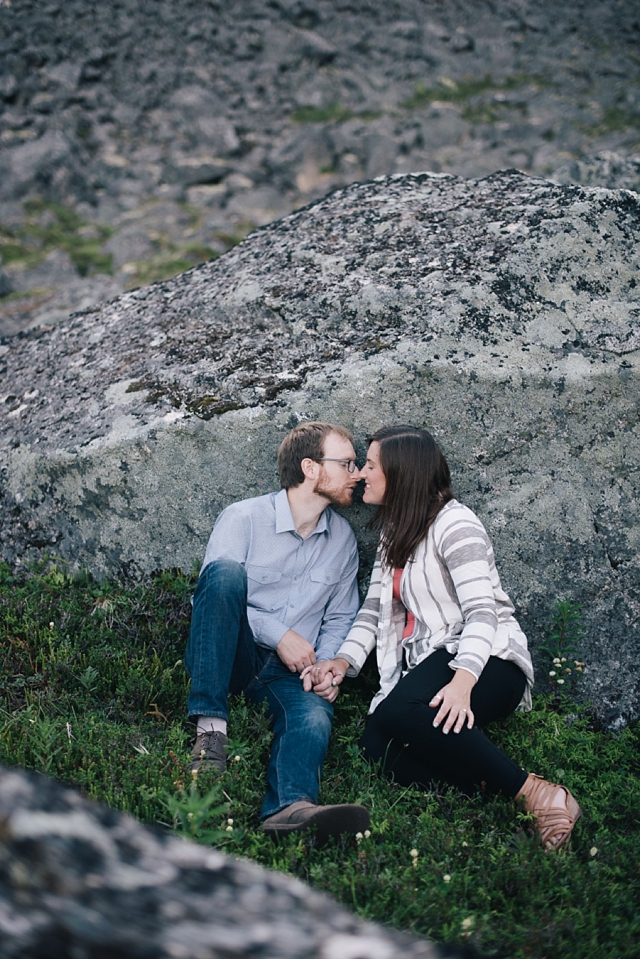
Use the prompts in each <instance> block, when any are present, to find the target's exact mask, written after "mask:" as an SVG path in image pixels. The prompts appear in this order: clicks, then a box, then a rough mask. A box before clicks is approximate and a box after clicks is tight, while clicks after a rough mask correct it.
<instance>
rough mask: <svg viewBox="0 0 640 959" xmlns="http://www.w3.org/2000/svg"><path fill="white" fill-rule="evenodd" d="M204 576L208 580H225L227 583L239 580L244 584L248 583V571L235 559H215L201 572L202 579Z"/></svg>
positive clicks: (238, 581)
mask: <svg viewBox="0 0 640 959" xmlns="http://www.w3.org/2000/svg"><path fill="white" fill-rule="evenodd" d="M203 577H204V578H205V579H206V580H211V579H215V580H221V581H222V580H223V581H224V582H225V583H234V582H237V583H241V584H242V585H243V586H245V585H246V583H247V571H246V569H245V568H244V566H243V565H242V563H238V562H237V561H236V560H235V559H214V560H213V562H211V563H207V565H206V566H205V568H204V569H203V570H202V572H201V573H200V579H202V578H203Z"/></svg>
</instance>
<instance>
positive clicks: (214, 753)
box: [189, 732, 229, 773]
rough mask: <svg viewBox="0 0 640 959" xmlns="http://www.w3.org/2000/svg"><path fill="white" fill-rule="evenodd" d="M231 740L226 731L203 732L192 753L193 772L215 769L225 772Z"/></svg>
mask: <svg viewBox="0 0 640 959" xmlns="http://www.w3.org/2000/svg"><path fill="white" fill-rule="evenodd" d="M228 745H229V740H228V739H227V737H226V736H225V734H224V733H220V732H210V733H201V734H200V735H199V736H198V737H197V739H196V741H195V744H194V747H193V751H192V753H191V755H192V756H193V762H192V763H191V766H190V767H189V768H190V769H191V771H192V772H196V773H199V772H200V771H201V770H202V771H205V770H211V769H215V771H216V772H217V773H223V772H224V771H225V769H226V768H227V746H228Z"/></svg>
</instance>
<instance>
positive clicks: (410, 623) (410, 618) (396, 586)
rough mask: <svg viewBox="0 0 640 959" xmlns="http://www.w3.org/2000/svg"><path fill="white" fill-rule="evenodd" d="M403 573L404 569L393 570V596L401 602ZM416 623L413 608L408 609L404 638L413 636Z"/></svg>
mask: <svg viewBox="0 0 640 959" xmlns="http://www.w3.org/2000/svg"><path fill="white" fill-rule="evenodd" d="M402 573H403V570H402V569H394V571H393V598H394V599H397V600H398V602H399V603H401V602H402V599H401V597H400V580H401V579H402ZM415 624H416V618H415V616H414V615H413V613H412V612H411V610H409V609H408V610H407V617H406V620H405V624H404V632H403V634H402V638H403V639H408V637H409V636H411V634H412V632H413V627H414V626H415Z"/></svg>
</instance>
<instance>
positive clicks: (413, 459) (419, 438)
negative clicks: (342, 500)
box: [369, 426, 453, 569]
mask: <svg viewBox="0 0 640 959" xmlns="http://www.w3.org/2000/svg"><path fill="white" fill-rule="evenodd" d="M369 443H379V444H380V466H381V468H382V472H383V473H384V476H385V480H386V488H385V494H384V502H383V503H382V504H381V505H380V506H379V507H378V509H377V511H376V513H375V515H374V516H373V518H372V519H371V522H370V526H371V528H372V529H375V530H379V531H380V534H381V535H380V545H381V547H382V556H383V560H384V564H385V566H387V567H389V568H391V569H397V568H400V567H403V566H406V564H407V563H408V562H410V560H411V559H412V558H413V555H414V553H415V551H416V548H417V546H418V544H419V543H420V542H421V541H422V540H423V539H424V538H425V536H426V535H427V533H428V531H429V527H430V526H431V524H432V523H433V521H434V519H435V518H436V516H437V515H438V513H439V512H440V510H441V509H442V507H443V506H444V505H445V504H446V503H448V502H449V500H451V499H453V491H452V489H451V475H450V473H449V467H448V465H447V461H446V459H445V458H444V456H443V455H442V453H441V451H440V448H439V446H438V444H437V443H436V441H435V440H434V438H433V436H432V435H431V433H428V432H427V430H423V429H419V428H418V427H415V426H385V427H383V428H382V429H381V430H378V432H377V433H374V434H373V436H370V437H369Z"/></svg>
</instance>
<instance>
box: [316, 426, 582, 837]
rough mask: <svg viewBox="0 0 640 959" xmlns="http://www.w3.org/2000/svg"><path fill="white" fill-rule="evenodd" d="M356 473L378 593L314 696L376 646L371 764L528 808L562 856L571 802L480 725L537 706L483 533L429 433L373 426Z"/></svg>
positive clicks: (403, 778)
mask: <svg viewBox="0 0 640 959" xmlns="http://www.w3.org/2000/svg"><path fill="white" fill-rule="evenodd" d="M361 476H362V478H363V479H364V481H365V490H364V496H363V500H364V502H365V503H370V504H371V505H374V506H377V507H378V510H377V512H376V514H375V516H374V518H373V520H372V525H373V526H374V528H376V529H378V530H379V531H380V534H381V535H380V544H379V548H378V554H377V557H376V563H375V565H374V568H373V573H372V576H371V585H370V587H369V592H368V594H367V598H366V599H365V601H364V604H363V606H362V608H361V610H360V612H359V613H358V616H357V617H356V620H355V623H354V625H353V627H352V629H351V631H350V633H349V635H348V636H347V638H346V640H345V641H344V643H343V644H342V646H341V648H340V650H339V651H338V654H337V656H336V658H335V659H334V660H332V661H330V662H321V663H318V664H316V665H315V666H313V667H310V669H309V673H310V679H311V682H312V683H313V684H314V687H317V688H318V690H319V691H320V690H322V689H325V688H326V687H328V686H338V685H339V684H340V683H341V682H342V679H343V678H344V676H345V675H348V676H357V675H358V673H359V671H360V669H361V668H362V666H363V665H364V662H365V660H366V658H367V656H368V654H369V653H370V652H371V650H372V649H373V647H374V646H377V659H378V666H379V669H380V689H379V691H378V692H377V693H376V695H375V697H374V699H373V702H372V703H371V707H370V711H369V712H370V715H369V720H368V723H367V727H366V730H365V733H364V735H363V738H362V742H361V745H362V746H363V748H364V752H365V755H366V756H367V758H368V759H370V760H372V761H381V762H382V763H383V767H384V769H385V771H386V772H387V773H388V774H390V775H392V776H393V778H394V779H395V780H396V781H397V782H399V783H401V784H402V785H410V784H412V783H416V784H418V785H422V786H424V787H426V786H428V785H429V783H431V782H432V781H434V780H435V781H440V782H446V783H449V784H451V785H454V786H458V787H459V788H461V789H463V790H465V791H467V792H469V791H471V790H472V789H473V788H477V787H481V788H486V789H487V790H489V791H490V792H498V791H501V792H502V793H504V794H505V795H507V796H511V797H513V798H514V799H516V800H521V801H522V803H523V805H524V808H525V810H526V811H527V812H530V813H533V814H534V815H535V816H536V826H537V829H538V831H539V833H540V836H541V839H542V843H543V845H544V847H545V849H557V848H560V847H561V846H563V845H565V844H566V843H567V842H568V841H569V837H570V835H571V830H572V829H573V827H574V825H575V823H576V821H577V820H578V818H579V816H580V815H581V810H580V807H579V806H578V804H577V802H576V800H575V799H574V798H573V796H572V795H571V794H570V792H569V791H568V790H567V789H565V787H563V786H559V785H557V784H555V783H550V782H547V781H546V780H544V779H541V778H540V777H539V776H536V775H534V774H527V772H526V771H525V770H524V769H522V767H521V766H519V765H518V764H517V763H516V762H514V761H513V760H512V759H510V758H509V757H508V756H506V755H505V754H504V753H503V752H502V751H501V750H500V749H498V747H497V746H495V745H494V744H493V743H491V741H490V740H489V739H487V737H486V736H485V735H484V733H483V732H481V731H480V729H479V728H478V726H476V721H477V722H478V724H479V726H481V727H484V726H485V725H486V724H487V723H489V722H492V721H493V720H496V719H504V718H506V717H507V716H509V715H510V714H511V713H512V712H513V711H514V710H515V709H524V710H527V709H530V708H531V687H532V685H533V668H532V665H531V657H530V656H529V653H528V650H527V640H526V637H525V635H524V633H523V632H522V630H521V629H520V627H519V625H518V623H517V621H516V619H515V617H514V615H513V614H514V608H513V605H512V604H511V601H510V600H509V597H508V596H507V594H506V593H505V592H504V590H503V589H502V586H501V585H500V578H499V576H498V572H497V570H496V566H495V562H494V556H493V549H492V547H491V543H490V541H489V538H488V536H487V533H486V531H485V529H484V527H483V525H482V523H481V522H480V520H479V519H478V517H477V516H476V515H475V514H474V513H473V512H472V511H471V510H470V509H468V508H467V507H466V506H463V505H462V504H461V503H459V502H458V501H457V500H455V499H454V497H453V493H452V491H451V485H450V483H451V481H450V474H449V467H448V466H447V462H446V460H445V458H444V456H443V455H442V453H441V452H440V449H439V448H438V446H437V444H436V443H435V441H434V439H433V437H432V436H431V435H430V434H429V433H428V432H427V431H426V430H423V429H417V428H414V427H410V426H390V427H385V428H384V429H381V430H379V431H378V432H377V433H375V435H374V436H372V437H371V438H370V447H369V451H368V454H367V461H366V464H365V466H364V468H363V469H362V471H361ZM336 694H337V689H336ZM451 732H453V735H452V736H451V735H449V734H450V733H451Z"/></svg>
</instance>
